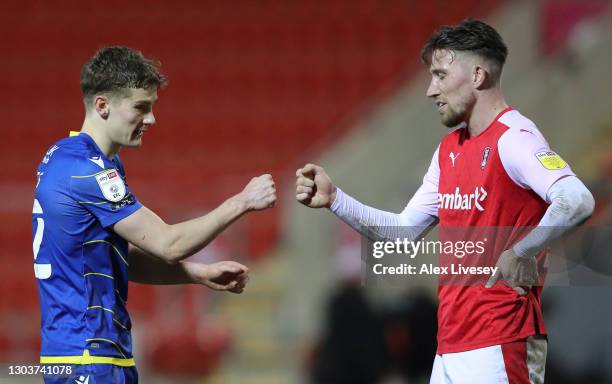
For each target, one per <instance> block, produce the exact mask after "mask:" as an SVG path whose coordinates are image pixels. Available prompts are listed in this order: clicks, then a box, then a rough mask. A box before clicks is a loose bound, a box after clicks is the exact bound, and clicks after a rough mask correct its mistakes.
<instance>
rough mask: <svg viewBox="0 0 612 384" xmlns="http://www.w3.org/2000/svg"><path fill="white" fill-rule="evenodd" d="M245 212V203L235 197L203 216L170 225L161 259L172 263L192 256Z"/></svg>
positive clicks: (237, 196)
mask: <svg viewBox="0 0 612 384" xmlns="http://www.w3.org/2000/svg"><path fill="white" fill-rule="evenodd" d="M247 211H248V208H247V206H246V205H245V203H244V202H243V201H242V200H241V199H240V197H239V195H236V196H234V197H232V198H229V199H228V200H226V201H225V202H224V203H222V204H221V205H220V206H219V207H217V208H216V209H214V210H213V211H211V212H209V213H208V214H206V215H204V216H201V217H198V218H195V219H192V220H188V221H184V222H181V223H178V224H174V225H170V228H169V231H168V234H167V236H166V239H165V244H164V245H163V255H162V258H163V259H164V260H165V261H167V262H170V263H174V262H178V261H180V260H182V259H184V258H186V257H189V256H191V255H193V254H194V253H196V252H197V251H199V250H200V249H202V248H204V247H205V246H206V245H207V244H209V243H210V242H211V241H212V240H214V239H215V238H216V237H217V236H218V235H219V234H220V233H221V232H223V230H225V229H226V228H227V227H228V226H229V225H230V224H231V223H233V222H234V221H235V220H237V219H238V218H239V217H240V216H242V215H243V214H244V213H246V212H247Z"/></svg>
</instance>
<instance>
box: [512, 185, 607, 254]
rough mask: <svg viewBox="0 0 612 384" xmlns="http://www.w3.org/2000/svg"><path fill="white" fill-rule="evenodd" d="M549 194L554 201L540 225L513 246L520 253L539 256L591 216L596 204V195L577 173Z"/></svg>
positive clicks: (553, 186) (551, 189)
mask: <svg viewBox="0 0 612 384" xmlns="http://www.w3.org/2000/svg"><path fill="white" fill-rule="evenodd" d="M548 195H549V198H550V200H551V204H550V205H549V207H548V209H547V210H546V213H545V214H544V216H543V217H542V220H540V223H539V224H538V226H537V227H536V228H534V229H533V230H532V231H531V232H530V233H529V234H527V236H525V237H524V238H523V239H522V240H521V241H519V242H518V243H516V244H515V245H514V247H513V250H514V252H515V253H516V254H517V255H519V256H525V257H530V256H535V255H536V254H537V253H538V252H539V251H540V250H542V249H543V248H544V247H546V246H547V245H549V244H550V243H551V242H553V241H554V240H556V239H558V238H560V237H561V236H563V235H565V234H567V233H568V232H569V231H571V230H572V229H573V228H575V227H576V226H577V225H579V224H580V223H582V222H584V221H585V220H586V219H588V218H589V217H590V216H591V215H592V213H593V209H594V207H595V200H594V199H593V195H591V192H589V190H588V189H587V188H586V186H584V184H583V183H582V182H581V181H580V180H579V179H578V178H577V177H575V176H568V177H565V178H563V179H560V180H558V181H557V182H556V183H555V184H553V185H552V187H551V188H550V191H549V194H548Z"/></svg>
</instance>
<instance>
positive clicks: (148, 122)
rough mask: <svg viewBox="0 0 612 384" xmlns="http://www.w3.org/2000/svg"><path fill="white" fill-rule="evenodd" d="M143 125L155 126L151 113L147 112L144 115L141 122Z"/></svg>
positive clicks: (153, 116)
mask: <svg viewBox="0 0 612 384" xmlns="http://www.w3.org/2000/svg"><path fill="white" fill-rule="evenodd" d="M142 122H143V124H146V125H153V124H155V115H153V112H149V113H147V114H146V115H145V117H144V119H143V120H142Z"/></svg>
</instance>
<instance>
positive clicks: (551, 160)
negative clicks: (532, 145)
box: [535, 151, 567, 171]
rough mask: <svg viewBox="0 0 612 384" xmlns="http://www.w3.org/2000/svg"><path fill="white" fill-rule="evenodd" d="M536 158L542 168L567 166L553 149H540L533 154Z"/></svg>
mask: <svg viewBox="0 0 612 384" xmlns="http://www.w3.org/2000/svg"><path fill="white" fill-rule="evenodd" d="M535 157H536V159H538V161H539V162H540V164H542V165H543V166H544V168H546V169H548V170H551V171H554V170H557V169H563V168H565V167H567V163H566V162H565V161H564V160H563V159H562V158H561V156H559V155H557V154H556V153H555V152H553V151H541V152H537V153H536V154H535Z"/></svg>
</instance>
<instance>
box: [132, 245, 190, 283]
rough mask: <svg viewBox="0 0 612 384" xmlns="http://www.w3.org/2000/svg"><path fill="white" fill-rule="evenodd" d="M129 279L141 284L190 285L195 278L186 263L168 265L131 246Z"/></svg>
mask: <svg viewBox="0 0 612 384" xmlns="http://www.w3.org/2000/svg"><path fill="white" fill-rule="evenodd" d="M129 261H130V267H129V279H130V281H133V282H136V283H140V284H189V283H193V282H194V281H193V278H192V276H191V275H190V274H189V270H188V268H186V267H187V263H186V262H180V263H175V264H168V263H166V262H164V261H163V260H160V259H159V258H156V257H153V256H151V255H149V254H147V253H146V252H144V251H143V250H142V249H140V248H138V247H135V246H132V245H130V250H129Z"/></svg>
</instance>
